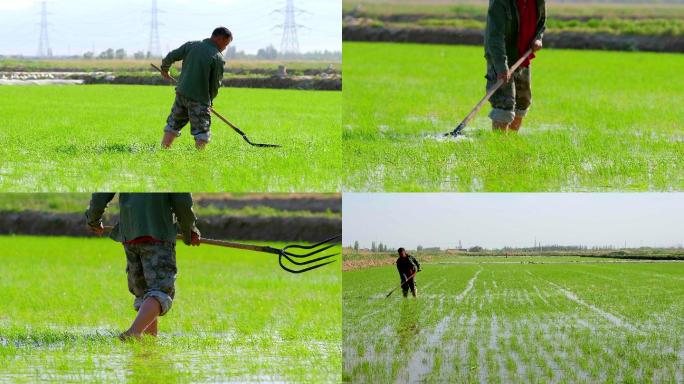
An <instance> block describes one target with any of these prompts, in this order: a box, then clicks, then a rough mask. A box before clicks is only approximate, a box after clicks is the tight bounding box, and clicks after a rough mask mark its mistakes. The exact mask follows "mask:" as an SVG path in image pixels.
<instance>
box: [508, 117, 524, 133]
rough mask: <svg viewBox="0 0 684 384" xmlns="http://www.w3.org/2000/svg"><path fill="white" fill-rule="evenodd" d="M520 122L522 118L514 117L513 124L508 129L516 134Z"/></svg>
mask: <svg viewBox="0 0 684 384" xmlns="http://www.w3.org/2000/svg"><path fill="white" fill-rule="evenodd" d="M522 120H523V118H522V116H518V115H515V118H514V119H513V122H512V123H511V125H509V126H508V129H510V130H511V131H513V132H515V133H517V132H518V130H520V124H522Z"/></svg>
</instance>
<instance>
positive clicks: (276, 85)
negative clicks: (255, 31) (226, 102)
mask: <svg viewBox="0 0 684 384" xmlns="http://www.w3.org/2000/svg"><path fill="white" fill-rule="evenodd" d="M82 80H84V82H85V84H133V85H169V83H168V81H166V80H164V79H163V78H161V77H157V76H126V75H123V76H101V77H98V76H83V78H82ZM222 84H223V86H224V87H233V88H273V89H299V90H316V91H341V90H342V77H341V76H338V75H334V76H329V77H326V78H323V77H318V76H293V77H284V78H281V77H277V76H272V77H230V78H225V79H223V82H222Z"/></svg>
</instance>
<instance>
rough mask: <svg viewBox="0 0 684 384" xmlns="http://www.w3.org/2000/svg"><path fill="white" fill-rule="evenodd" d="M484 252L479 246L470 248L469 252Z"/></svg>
mask: <svg viewBox="0 0 684 384" xmlns="http://www.w3.org/2000/svg"><path fill="white" fill-rule="evenodd" d="M482 251H483V248H482V247H480V246H479V245H476V246H474V247H470V248H468V252H482Z"/></svg>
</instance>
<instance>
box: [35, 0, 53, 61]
mask: <svg viewBox="0 0 684 384" xmlns="http://www.w3.org/2000/svg"><path fill="white" fill-rule="evenodd" d="M47 15H48V12H47V2H46V1H43V2H42V3H41V11H40V39H39V40H38V57H52V49H50V40H49V39H48V21H47Z"/></svg>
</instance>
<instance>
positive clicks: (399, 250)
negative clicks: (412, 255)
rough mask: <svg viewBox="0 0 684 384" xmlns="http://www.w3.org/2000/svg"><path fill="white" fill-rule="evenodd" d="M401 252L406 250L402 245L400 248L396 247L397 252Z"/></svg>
mask: <svg viewBox="0 0 684 384" xmlns="http://www.w3.org/2000/svg"><path fill="white" fill-rule="evenodd" d="M402 252H406V250H405V249H404V247H401V248H399V249H397V253H399V254H400V255H401V253H402Z"/></svg>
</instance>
